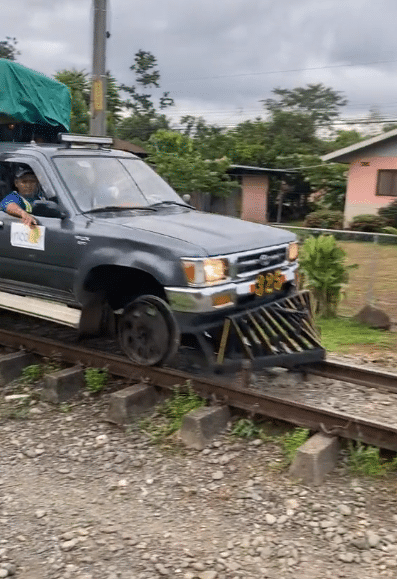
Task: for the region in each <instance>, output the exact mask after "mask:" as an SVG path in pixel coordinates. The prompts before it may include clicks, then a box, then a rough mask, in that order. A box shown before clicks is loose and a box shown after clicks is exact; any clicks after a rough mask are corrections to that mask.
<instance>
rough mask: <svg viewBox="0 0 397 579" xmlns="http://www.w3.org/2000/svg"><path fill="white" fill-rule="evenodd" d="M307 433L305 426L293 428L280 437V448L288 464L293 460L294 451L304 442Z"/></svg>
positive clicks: (307, 436)
mask: <svg viewBox="0 0 397 579" xmlns="http://www.w3.org/2000/svg"><path fill="white" fill-rule="evenodd" d="M309 434H310V431H309V430H308V429H307V428H295V429H294V430H293V431H292V432H287V433H286V434H285V435H284V436H283V437H281V440H280V442H281V448H282V449H283V453H284V455H285V457H286V460H287V462H288V464H290V463H291V462H292V461H293V460H294V458H295V455H296V451H297V450H298V448H299V447H300V446H302V444H304V443H305V442H306V440H307V439H308V438H309Z"/></svg>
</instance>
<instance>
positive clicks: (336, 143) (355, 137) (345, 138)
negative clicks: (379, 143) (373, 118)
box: [329, 130, 365, 152]
mask: <svg viewBox="0 0 397 579" xmlns="http://www.w3.org/2000/svg"><path fill="white" fill-rule="evenodd" d="M364 138H365V137H363V136H362V135H360V133H359V132H358V131H356V130H350V131H346V130H341V131H338V132H337V136H336V138H335V139H334V140H333V141H330V143H329V151H330V152H331V151H337V150H338V149H344V148H345V147H350V145H355V144H356V143H359V142H360V141H362V140H363V139H364Z"/></svg>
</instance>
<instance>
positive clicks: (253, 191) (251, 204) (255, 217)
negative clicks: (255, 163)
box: [241, 175, 269, 223]
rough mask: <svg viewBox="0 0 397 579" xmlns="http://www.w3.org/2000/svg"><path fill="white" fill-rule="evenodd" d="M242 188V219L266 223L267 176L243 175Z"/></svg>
mask: <svg viewBox="0 0 397 579" xmlns="http://www.w3.org/2000/svg"><path fill="white" fill-rule="evenodd" d="M241 188H242V191H241V219H245V220H246V221H254V222H255V223H266V222H267V195H268V192H269V177H268V176H267V175H243V176H242V178H241Z"/></svg>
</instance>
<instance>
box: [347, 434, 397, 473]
mask: <svg viewBox="0 0 397 579" xmlns="http://www.w3.org/2000/svg"><path fill="white" fill-rule="evenodd" d="M348 450H349V469H350V471H351V472H352V473H354V474H358V475H362V476H372V477H378V476H385V475H386V474H387V473H389V472H391V471H395V470H397V457H395V458H393V459H392V460H390V461H387V460H385V459H383V458H381V457H380V454H379V448H376V447H374V446H366V445H364V444H362V443H361V442H356V443H354V442H352V441H350V440H349V442H348Z"/></svg>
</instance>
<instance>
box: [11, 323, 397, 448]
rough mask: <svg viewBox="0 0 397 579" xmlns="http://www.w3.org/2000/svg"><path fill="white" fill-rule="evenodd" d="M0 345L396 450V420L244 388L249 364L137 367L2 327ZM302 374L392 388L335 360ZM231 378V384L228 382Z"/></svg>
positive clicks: (376, 375)
mask: <svg viewBox="0 0 397 579" xmlns="http://www.w3.org/2000/svg"><path fill="white" fill-rule="evenodd" d="M0 344H2V345H3V346H7V347H11V348H15V349H20V348H23V349H25V350H27V351H29V352H33V353H36V354H38V355H40V356H46V357H51V356H54V355H56V356H58V357H60V358H61V359H62V360H63V361H65V362H67V363H70V364H78V363H80V364H83V365H87V366H95V367H107V368H108V369H109V372H111V373H112V374H113V375H115V376H118V377H122V378H125V379H127V380H129V381H130V382H141V381H145V382H148V383H151V384H152V385H154V386H156V387H157V388H163V389H164V388H165V389H169V390H171V389H173V388H174V387H175V385H176V384H184V383H185V382H186V381H188V380H189V381H190V384H191V386H192V387H193V388H194V389H195V390H196V391H197V392H198V393H199V394H200V395H202V396H203V397H205V398H207V399H209V400H211V401H212V403H222V404H227V405H229V406H231V407H233V408H236V409H241V410H244V411H246V412H248V413H249V414H250V415H259V416H266V417H269V418H273V419H278V420H283V421H285V422H290V423H292V424H294V425H297V426H302V427H306V428H309V429H311V430H313V431H323V432H325V433H327V434H332V435H337V436H341V437H343V438H350V439H356V440H361V441H362V442H364V443H367V444H371V445H375V446H379V447H381V448H385V449H389V450H392V451H397V419H396V425H390V424H383V423H381V422H380V421H371V420H368V418H365V417H363V416H358V415H349V414H346V413H345V412H338V411H335V410H329V409H327V410H326V409H323V408H319V407H318V406H314V405H310V404H306V403H302V402H297V401H292V400H287V399H283V398H280V397H279V396H274V395H271V394H268V393H265V392H260V391H257V390H255V389H253V388H250V369H249V367H245V368H244V369H243V371H242V372H241V373H240V374H239V375H234V376H233V377H231V376H230V375H229V376H227V377H225V376H217V377H214V376H211V377H208V376H197V375H193V374H190V373H187V372H182V371H180V370H174V369H169V368H156V367H142V366H138V365H136V364H133V363H132V362H130V361H129V360H128V359H126V358H123V357H121V356H117V355H114V354H109V353H106V352H102V351H98V350H94V349H89V348H82V347H79V346H75V345H66V344H64V343H62V342H60V341H56V340H53V339H48V338H42V337H35V336H32V335H27V334H25V333H18V332H12V331H8V330H0ZM305 374H315V375H317V376H323V377H324V376H325V377H331V378H333V379H337V380H341V381H347V382H352V383H355V384H359V385H361V386H365V387H370V388H376V389H378V388H380V389H382V390H383V391H389V392H397V375H394V374H391V373H388V372H381V371H377V370H368V369H363V368H361V367H359V366H356V367H352V366H346V365H344V364H341V363H339V362H332V361H331V362H327V361H325V362H322V363H321V364H315V365H312V366H305V368H304V369H303V370H302V380H304V379H305ZM233 380H234V381H235V384H231V382H232V381H233Z"/></svg>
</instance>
